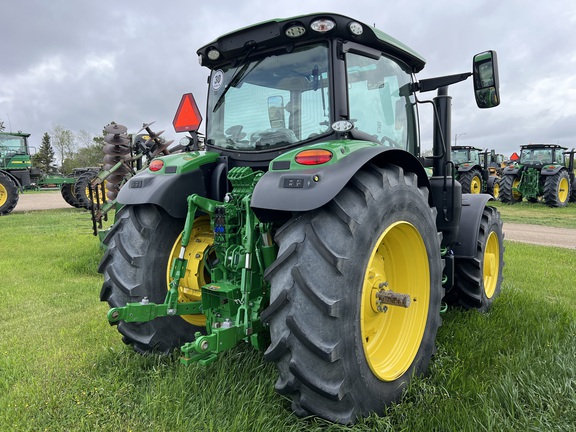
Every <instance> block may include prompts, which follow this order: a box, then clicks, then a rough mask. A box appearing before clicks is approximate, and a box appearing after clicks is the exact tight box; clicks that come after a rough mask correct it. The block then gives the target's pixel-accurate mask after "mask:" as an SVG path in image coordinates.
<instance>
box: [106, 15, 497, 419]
mask: <svg viewBox="0 0 576 432" xmlns="http://www.w3.org/2000/svg"><path fill="white" fill-rule="evenodd" d="M198 55H199V58H200V62H201V64H202V65H203V66H205V67H207V68H208V69H209V71H210V77H209V79H208V99H207V110H206V133H205V137H204V142H203V147H205V148H204V149H203V150H200V145H199V144H200V143H199V140H198V134H197V132H198V128H199V125H200V122H201V120H202V116H201V114H200V111H199V110H198V107H197V105H196V102H195V100H194V98H193V96H192V95H191V94H186V95H184V96H183V98H182V101H181V103H180V106H179V108H178V110H177V113H176V116H175V118H174V121H173V124H174V126H175V130H176V131H177V132H186V131H189V132H190V135H191V137H190V139H191V145H190V148H189V149H188V151H183V152H181V153H175V154H170V155H166V156H160V157H157V158H155V159H154V160H152V161H151V162H150V164H149V166H148V168H146V169H144V170H142V171H141V172H139V173H138V174H136V175H134V176H133V177H131V178H130V179H129V180H128V181H127V182H126V184H125V185H124V186H123V187H122V188H121V189H120V191H119V193H118V196H117V203H118V204H119V205H121V208H120V210H119V211H118V212H117V213H116V219H115V222H114V224H113V225H112V227H111V229H110V230H109V232H108V234H107V235H106V237H105V239H104V243H105V246H106V252H105V254H104V256H103V258H102V261H101V263H100V266H99V271H100V272H101V273H102V274H103V275H104V283H103V286H102V290H101V295H100V297H101V300H103V301H106V302H108V304H109V305H110V306H111V309H110V310H109V312H108V320H109V322H110V323H112V324H116V325H117V329H118V331H119V332H120V333H121V334H122V336H123V341H124V342H125V343H126V344H129V345H131V346H132V347H133V348H134V349H135V350H136V351H137V352H140V353H152V352H159V353H170V352H172V351H173V350H174V349H175V348H180V351H181V353H182V358H181V362H182V363H184V364H186V365H188V364H192V363H199V364H201V365H207V364H210V363H212V362H214V361H216V360H217V358H218V355H219V354H220V353H222V352H225V351H227V350H230V349H231V348H233V347H235V346H236V345H238V344H239V343H241V342H244V343H246V344H247V345H251V346H252V347H254V348H256V349H260V350H264V351H265V352H264V359H265V360H267V361H270V362H274V363H275V364H276V366H277V370H278V380H277V382H276V386H275V388H276V390H277V391H278V392H279V393H281V394H283V395H286V396H287V397H289V398H290V399H291V400H292V410H293V411H294V412H295V413H296V414H297V415H299V416H308V415H316V416H319V417H322V418H325V419H327V420H330V421H332V422H339V423H344V424H348V423H353V422H354V421H355V420H356V419H357V418H358V417H360V416H366V415H370V414H371V413H376V414H379V415H382V414H383V413H384V410H385V406H386V405H387V404H390V403H393V402H394V401H398V400H399V399H400V397H401V395H402V393H403V391H404V390H405V389H406V388H407V386H408V384H409V382H410V379H411V378H412V377H413V376H414V375H421V374H423V373H425V372H426V370H427V368H428V364H429V362H430V360H431V357H432V355H433V354H434V352H435V350H436V348H435V339H436V333H437V330H438V327H439V326H440V323H441V317H440V313H441V310H442V309H443V299H445V300H446V301H449V302H450V303H452V304H456V305H458V306H459V307H463V308H466V309H474V310H479V311H485V310H487V309H488V308H490V306H491V305H492V304H493V302H494V300H495V298H496V297H497V296H498V294H499V292H500V290H501V283H502V268H503V265H504V257H503V253H504V244H503V235H502V220H501V218H500V214H499V213H498V211H497V210H496V209H495V208H493V207H491V206H489V205H487V204H488V201H489V200H490V199H491V197H490V196H489V195H485V194H476V195H463V194H462V190H461V186H460V183H458V182H457V181H456V180H455V179H454V178H453V177H452V169H451V163H450V161H449V157H450V142H448V141H445V139H444V138H445V137H450V136H451V132H450V123H451V121H450V119H451V98H450V96H449V95H448V86H449V85H451V84H454V83H457V82H460V81H464V80H465V79H467V78H468V77H470V76H473V81H474V88H475V96H476V101H477V104H478V106H479V107H481V108H491V107H493V106H496V105H498V103H499V96H498V75H497V62H496V53H495V52H493V51H487V52H483V53H481V54H478V55H476V56H475V57H474V60H473V72H467V73H462V74H457V75H449V76H442V77H437V78H429V79H423V80H420V81H415V80H414V74H415V73H417V72H419V71H420V70H422V69H423V67H424V65H425V61H424V59H423V58H422V57H421V56H420V55H419V54H417V53H416V52H414V51H413V50H411V49H410V48H408V47H406V46H405V45H403V44H402V43H400V42H398V41H397V40H396V39H393V38H392V37H390V36H388V35H387V34H385V33H384V32H382V31H380V30H378V29H376V28H374V27H372V26H370V25H366V24H363V23H360V22H358V21H356V20H354V19H351V18H348V17H346V16H342V15H338V14H313V15H303V16H298V17H292V18H288V19H277V20H271V21H267V22H263V23H260V24H257V25H253V26H249V27H246V28H243V29H241V30H238V31H235V32H232V33H228V34H226V35H224V36H221V37H220V38H218V39H216V40H215V41H213V42H211V43H209V44H207V45H205V46H203V47H202V48H200V49H199V50H198ZM433 90H437V96H436V97H435V98H434V100H433V104H434V105H435V110H434V112H435V115H436V116H437V117H436V121H435V122H434V124H435V130H434V142H433V153H434V155H433V156H432V157H431V158H421V157H420V144H419V133H418V115H417V104H418V99H417V97H416V93H418V92H421V93H422V92H428V91H433ZM111 141H112V140H111ZM118 141H120V140H118ZM428 166H430V167H431V168H432V172H433V175H432V176H431V177H430V178H429V177H428V176H427V175H426V169H425V168H426V167H428Z"/></svg>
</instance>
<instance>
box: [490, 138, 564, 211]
mask: <svg viewBox="0 0 576 432" xmlns="http://www.w3.org/2000/svg"><path fill="white" fill-rule="evenodd" d="M564 150H567V149H566V147H561V146H559V145H556V144H527V145H523V146H521V147H520V158H519V159H518V160H517V161H516V162H514V163H512V164H511V165H508V166H507V167H506V168H505V169H504V170H503V172H502V180H501V182H500V200H501V201H502V202H504V203H510V204H513V203H516V202H520V201H522V198H526V199H527V200H528V201H529V202H537V201H538V199H539V198H540V197H541V198H542V199H543V200H544V202H545V203H546V204H547V205H548V206H550V207H565V206H566V205H567V204H568V202H569V201H570V200H574V198H575V197H574V194H573V193H572V192H571V189H572V188H573V187H574V186H575V184H574V157H573V156H574V152H573V151H572V152H565V151H564ZM566 159H567V160H566Z"/></svg>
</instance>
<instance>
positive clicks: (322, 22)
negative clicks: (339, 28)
mask: <svg viewBox="0 0 576 432" xmlns="http://www.w3.org/2000/svg"><path fill="white" fill-rule="evenodd" d="M334 27H336V23H335V22H334V21H332V20H329V19H324V18H323V19H317V20H316V21H312V24H310V28H311V29H312V30H314V31H315V32H318V33H326V32H329V31H330V30H332V29H333V28H334Z"/></svg>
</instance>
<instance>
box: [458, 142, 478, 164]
mask: <svg viewBox="0 0 576 432" xmlns="http://www.w3.org/2000/svg"><path fill="white" fill-rule="evenodd" d="M481 152H482V149H479V148H476V147H470V146H452V162H454V165H456V167H458V166H459V165H462V164H472V165H480V164H481V162H480V157H481Z"/></svg>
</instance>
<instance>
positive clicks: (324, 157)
mask: <svg viewBox="0 0 576 432" xmlns="http://www.w3.org/2000/svg"><path fill="white" fill-rule="evenodd" d="M330 159H332V152H331V151H329V150H304V151H302V152H300V153H298V154H297V155H296V157H295V158H294V160H295V161H296V162H298V163H299V164H300V165H321V164H324V163H326V162H328V161H329V160H330Z"/></svg>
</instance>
